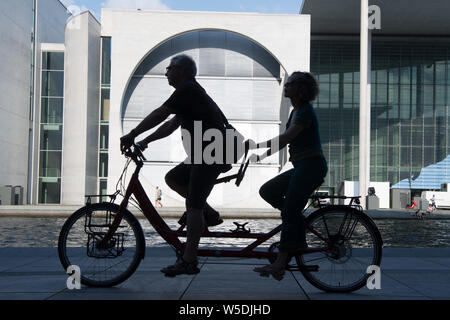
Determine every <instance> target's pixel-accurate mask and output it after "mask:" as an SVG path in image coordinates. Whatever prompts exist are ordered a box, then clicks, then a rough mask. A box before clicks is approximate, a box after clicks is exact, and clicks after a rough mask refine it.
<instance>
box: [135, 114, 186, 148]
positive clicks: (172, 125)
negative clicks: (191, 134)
mask: <svg viewBox="0 0 450 320" xmlns="http://www.w3.org/2000/svg"><path fill="white" fill-rule="evenodd" d="M180 125H181V119H179V118H178V116H175V117H174V118H173V119H171V120H169V121H167V122H166V123H164V124H163V125H162V126H160V127H159V128H158V129H157V130H156V131H155V132H153V133H152V134H151V135H149V136H148V137H147V138H145V139H144V140H142V141H139V144H140V145H141V146H142V147H143V148H144V149H145V148H147V145H148V144H149V143H150V142H153V141H156V140H159V139H162V138H165V137H167V136H169V135H171V134H172V133H173V132H174V131H175V130H177V129H178V127H179V126H180Z"/></svg>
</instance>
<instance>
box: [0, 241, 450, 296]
mask: <svg viewBox="0 0 450 320" xmlns="http://www.w3.org/2000/svg"><path fill="white" fill-rule="evenodd" d="M173 262H174V253H173V251H172V250H171V249H170V248H169V247H158V248H147V252H146V257H145V259H144V260H143V261H142V263H141V264H140V266H139V268H138V269H137V271H136V273H135V274H134V275H132V276H131V278H129V279H128V280H127V281H126V282H124V283H122V284H120V285H119V286H117V287H114V288H88V287H82V288H81V289H80V290H69V289H67V287H66V280H67V276H66V274H65V272H64V271H63V270H62V267H61V264H60V262H59V259H58V254H57V249H56V248H0V300H143V299H144V300H172V301H174V300H222V301H225V300H266V301H268V300H400V299H401V300H430V299H440V300H441V299H445V300H447V299H450V248H420V249H394V248H384V250H383V259H382V264H381V271H382V273H381V289H380V290H376V289H374V290H369V289H368V288H366V287H364V288H362V289H360V290H359V291H357V292H354V293H351V294H331V293H325V292H321V291H320V290H318V289H316V288H314V287H312V286H311V285H310V284H309V283H308V282H307V281H306V280H305V279H304V278H303V276H302V275H301V274H300V273H299V272H295V273H290V272H288V273H287V274H286V276H285V278H284V279H283V280H282V281H276V280H274V279H273V278H263V277H260V276H259V275H258V274H256V273H255V272H253V271H252V269H253V267H254V266H255V265H258V264H265V263H266V261H263V260H252V259H238V260H237V259H229V258H201V259H200V262H201V263H200V264H201V272H200V273H199V274H198V275H195V276H188V275H182V276H178V277H175V278H166V277H164V276H163V274H162V273H161V272H160V271H159V270H160V269H161V268H162V267H164V266H166V265H168V264H172V263H173Z"/></svg>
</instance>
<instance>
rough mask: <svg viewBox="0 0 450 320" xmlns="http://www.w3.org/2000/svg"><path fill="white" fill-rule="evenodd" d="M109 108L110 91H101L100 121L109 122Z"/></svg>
mask: <svg viewBox="0 0 450 320" xmlns="http://www.w3.org/2000/svg"><path fill="white" fill-rule="evenodd" d="M109 106H110V89H102V97H101V112H100V113H101V115H100V119H101V121H109Z"/></svg>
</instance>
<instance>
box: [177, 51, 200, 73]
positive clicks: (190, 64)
mask: <svg viewBox="0 0 450 320" xmlns="http://www.w3.org/2000/svg"><path fill="white" fill-rule="evenodd" d="M171 64H172V65H176V66H180V67H182V68H184V70H185V72H186V74H187V75H188V76H189V77H191V78H195V76H196V75H197V66H196V65H195V61H194V59H192V58H191V57H190V56H188V55H185V54H179V55H177V56H175V57H173V58H172V60H171Z"/></svg>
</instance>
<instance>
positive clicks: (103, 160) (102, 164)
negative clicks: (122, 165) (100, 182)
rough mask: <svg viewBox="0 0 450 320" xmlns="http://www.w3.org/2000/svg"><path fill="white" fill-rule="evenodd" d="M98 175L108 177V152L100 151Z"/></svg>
mask: <svg viewBox="0 0 450 320" xmlns="http://www.w3.org/2000/svg"><path fill="white" fill-rule="evenodd" d="M98 171H99V176H100V177H102V178H106V177H108V153H106V152H100V161H99V169H98Z"/></svg>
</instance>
